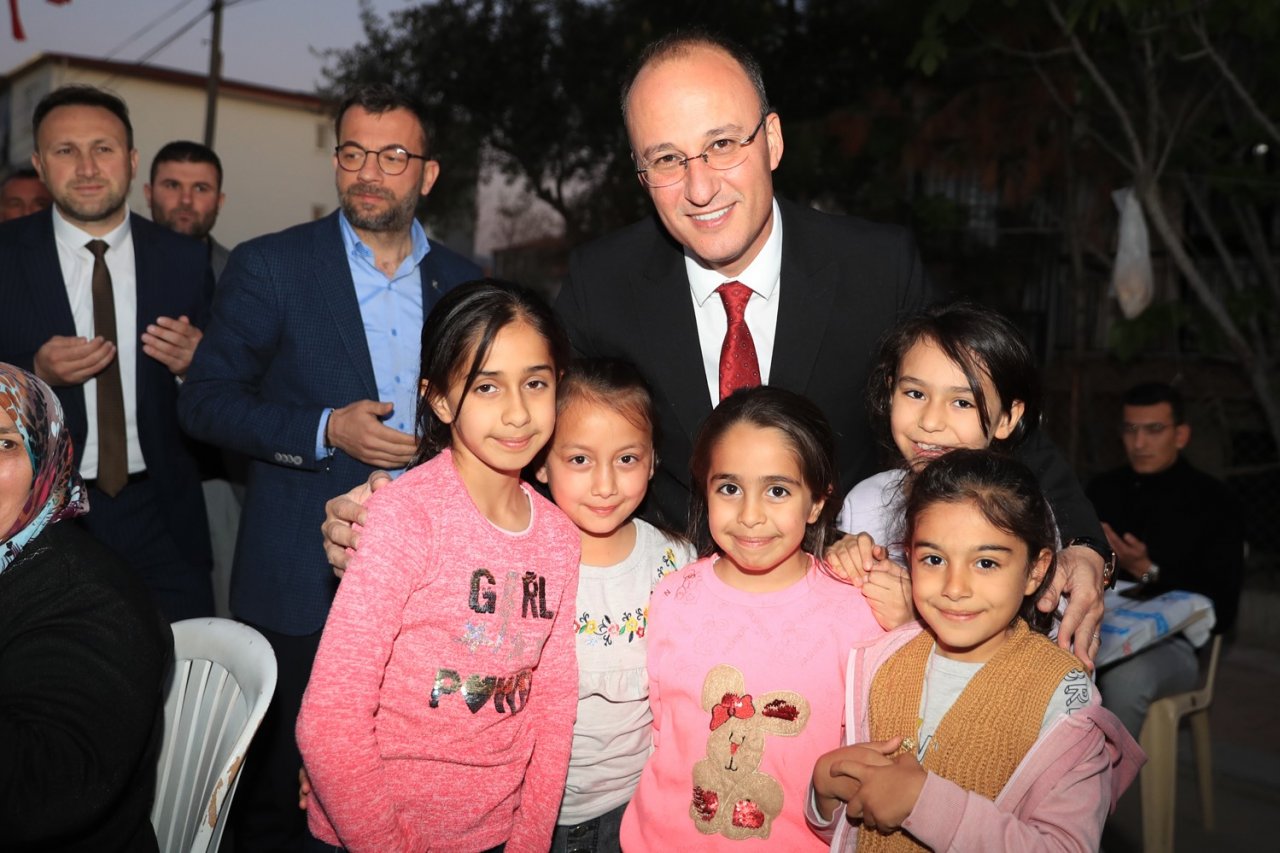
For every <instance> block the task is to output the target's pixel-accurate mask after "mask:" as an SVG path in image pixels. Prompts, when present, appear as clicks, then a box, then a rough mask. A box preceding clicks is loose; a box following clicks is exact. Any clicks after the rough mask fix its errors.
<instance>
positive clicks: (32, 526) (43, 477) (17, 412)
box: [0, 362, 89, 572]
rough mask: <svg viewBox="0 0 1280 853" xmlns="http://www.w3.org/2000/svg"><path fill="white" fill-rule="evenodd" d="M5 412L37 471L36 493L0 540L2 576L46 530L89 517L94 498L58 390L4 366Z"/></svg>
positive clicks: (0, 384) (1, 399) (0, 373)
mask: <svg viewBox="0 0 1280 853" xmlns="http://www.w3.org/2000/svg"><path fill="white" fill-rule="evenodd" d="M0 409H3V410H4V411H5V412H6V413H7V414H8V415H9V417H11V418H13V423H14V425H15V426H16V427H17V428H18V433H19V434H20V435H21V436H22V443H23V444H25V445H26V448H27V457H28V458H29V459H30V460H31V471H32V477H31V493H30V494H29V495H27V500H26V502H25V503H24V504H23V505H22V511H21V512H19V513H18V517H17V519H15V520H14V522H13V526H12V527H10V528H9V529H8V530H7V531H4V533H3V535H0V572H3V571H4V570H5V569H7V568H9V565H10V564H11V563H12V562H13V561H14V560H15V559H17V557H18V554H20V553H21V552H22V549H23V548H24V547H26V545H27V543H28V542H30V541H31V540H32V539H35V538H36V537H37V536H39V535H40V531H42V530H44V529H45V527H47V526H48V525H50V524H53V523H54V522H56V521H61V520H62V519H64V518H72V517H74V516H77V515H84V514H85V513H86V512H88V511H89V499H88V496H87V495H86V493H85V488H84V482H83V481H82V480H81V479H80V474H79V473H77V471H76V467H75V451H74V449H73V448H72V446H71V435H70V434H69V433H68V432H67V427H66V424H64V423H63V421H62V405H61V404H60V403H59V402H58V398H57V397H56V396H54V393H53V389H51V388H50V387H49V386H48V385H46V384H44V382H43V381H42V380H41V379H39V378H38V377H36V376H35V375H33V374H31V373H28V372H27V371H25V370H23V369H21V368H19V367H14V366H13V365H12V364H5V363H3V362H0Z"/></svg>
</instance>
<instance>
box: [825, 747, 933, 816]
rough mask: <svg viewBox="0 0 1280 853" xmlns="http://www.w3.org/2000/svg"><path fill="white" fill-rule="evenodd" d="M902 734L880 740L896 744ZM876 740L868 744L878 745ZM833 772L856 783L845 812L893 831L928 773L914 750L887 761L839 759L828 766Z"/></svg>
mask: <svg viewBox="0 0 1280 853" xmlns="http://www.w3.org/2000/svg"><path fill="white" fill-rule="evenodd" d="M901 742H902V739H901V738H894V739H893V740H890V741H882V742H881V744H893V745H895V749H896V745H897V744H900V743H901ZM878 745H879V744H869V746H878ZM831 772H832V773H838V774H841V775H843V776H847V777H849V778H850V779H851V780H854V781H856V782H857V783H858V788H857V791H856V793H854V794H853V796H852V797H850V798H849V800H848V801H847V806H846V812H847V814H848V816H849V817H851V818H858V817H861V818H862V825H863V826H864V827H866V828H867V829H876V830H880V831H881V832H892V831H893V830H895V829H897V828H898V827H900V826H902V822H903V821H904V820H906V819H907V816H908V815H909V814H911V810H912V809H914V808H915V807H916V801H917V800H919V799H920V790H921V789H922V788H924V783H925V780H926V779H928V778H929V774H928V773H927V772H926V771H925V769H924V768H923V767H921V766H920V762H918V761H916V757H915V755H914V754H912V753H910V752H904V753H902V754H901V755H896V756H894V757H893V758H891V759H889V760H888V761H887V762H886V763H883V764H880V763H874V764H872V763H865V762H861V761H857V760H851V761H842V762H838V763H836V764H835V765H834V766H832V768H831Z"/></svg>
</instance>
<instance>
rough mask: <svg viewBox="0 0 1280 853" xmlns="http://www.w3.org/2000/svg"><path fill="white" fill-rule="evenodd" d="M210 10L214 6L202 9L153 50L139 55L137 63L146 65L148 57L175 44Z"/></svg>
mask: <svg viewBox="0 0 1280 853" xmlns="http://www.w3.org/2000/svg"><path fill="white" fill-rule="evenodd" d="M210 11H212V7H210V8H209V9H204V10H202V11H201V12H200V14H198V15H196V16H195V17H194V18H192V19H191V20H189V21H187V22H186V23H185V24H183V25H182V26H181V27H179V28H178V30H177V31H176V32H175V33H173V34H172V35H170V36H169V37H168V38H167V39H165V40H164V41H162V42H160V43H159V44H158V45H156V46H155V47H153V48H151V50H149V51H147V52H146V53H144V54H143V55H142V56H139V57H138V59H137V60H136V61H137V63H138V64H139V65H146V63H147V60H148V59H150V58H151V57H153V56H155V55H156V54H157V53H159V52H160V51H162V50H164V49H165V48H166V47H168V46H169V45H171V44H173V43H174V42H175V41H177V40H178V39H180V38H182V37H183V36H184V35H186V34H187V32H188V31H190V30H191V28H192V27H194V26H195V25H196V24H198V23H200V22H201V21H203V20H204V18H205V16H206V15H208V14H209V12H210Z"/></svg>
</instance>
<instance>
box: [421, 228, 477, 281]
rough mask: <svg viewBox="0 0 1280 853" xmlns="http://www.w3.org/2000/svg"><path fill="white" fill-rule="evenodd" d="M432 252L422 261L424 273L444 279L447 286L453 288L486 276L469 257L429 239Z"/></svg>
mask: <svg viewBox="0 0 1280 853" xmlns="http://www.w3.org/2000/svg"><path fill="white" fill-rule="evenodd" d="M427 242H428V244H429V245H430V246H431V251H429V252H427V256H426V257H425V258H424V259H423V261H422V268H423V270H424V271H428V270H429V271H430V273H431V274H432V275H434V276H436V277H438V278H441V279H444V282H445V284H446V285H448V286H450V287H452V286H453V285H455V284H461V283H462V282H464V281H473V280H475V279H478V278H481V277H483V276H484V272H483V271H481V269H480V267H479V266H477V265H476V263H475V262H474V261H472V260H471V259H470V258H468V257H467V256H465V255H463V254H461V253H460V252H455V251H454V250H453V249H450V248H449V247H448V246H446V245H445V244H444V243H439V242H436V241H435V240H431V239H428V241H427Z"/></svg>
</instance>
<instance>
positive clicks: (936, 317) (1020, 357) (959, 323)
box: [867, 302, 1040, 459]
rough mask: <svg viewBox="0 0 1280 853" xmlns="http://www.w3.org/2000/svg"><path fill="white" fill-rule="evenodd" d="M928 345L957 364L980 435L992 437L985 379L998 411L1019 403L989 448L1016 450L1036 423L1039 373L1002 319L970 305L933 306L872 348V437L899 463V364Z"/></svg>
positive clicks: (1028, 352) (1021, 340)
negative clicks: (1009, 427)
mask: <svg viewBox="0 0 1280 853" xmlns="http://www.w3.org/2000/svg"><path fill="white" fill-rule="evenodd" d="M921 341H929V342H931V343H933V344H934V345H935V346H937V347H938V349H940V350H942V352H943V353H944V354H945V355H946V356H947V358H949V359H951V360H952V361H953V362H955V363H956V364H958V365H959V366H960V369H961V370H962V371H963V372H964V375H965V378H966V379H968V380H969V390H970V391H972V392H973V399H974V402H976V403H977V408H978V417H979V419H980V422H981V424H982V434H983V435H985V436H987V437H988V438H990V436H991V416H990V413H989V407H988V405H987V399H986V395H985V394H984V393H983V392H982V379H983V377H990V379H991V384H992V386H993V387H994V388H995V390H996V394H997V395H999V397H1000V399H999V400H998V401H996V402H997V403H999V406H1000V410H1001V411H1003V412H1007V411H1009V405H1010V404H1011V403H1012V402H1013V401H1014V400H1021V401H1022V406H1023V408H1022V418H1021V419H1020V420H1019V421H1018V424H1017V426H1015V427H1014V428H1013V431H1012V432H1010V433H1009V436H1008V437H1007V438H1004V439H995V440H993V441H992V442H991V444H992V446H993V447H1000V448H1002V449H1009V448H1013V447H1017V446H1018V445H1019V444H1021V443H1022V442H1023V441H1024V440H1025V439H1026V437H1027V436H1028V435H1030V434H1031V432H1032V431H1033V430H1035V429H1036V428H1037V427H1038V426H1039V424H1040V372H1039V368H1038V367H1037V366H1036V361H1035V357H1034V356H1033V355H1032V353H1031V347H1029V346H1028V345H1027V341H1026V338H1024V337H1023V336H1022V333H1021V332H1020V331H1018V327H1017V326H1015V325H1013V323H1011V322H1010V321H1009V320H1008V319H1007V318H1006V317H1005V316H1004V315H1002V314H1000V313H998V312H996V311H992V310H991V309H990V308H984V307H983V306H981V305H974V304H973V303H970V302H953V303H951V304H939V305H932V306H930V307H928V308H926V309H924V310H923V311H920V312H919V313H916V314H913V315H911V316H910V317H907V318H906V319H905V320H902V321H901V322H899V323H897V324H896V325H894V326H893V327H892V328H891V329H889V331H888V332H886V333H885V335H884V337H882V338H881V339H880V343H879V345H878V347H877V349H876V358H875V361H874V362H873V363H872V366H871V373H870V375H869V376H868V377H867V412H868V414H869V416H870V418H871V426H872V429H873V430H874V431H875V433H876V438H877V439H878V440H879V441H880V443H881V444H882V445H883V447H884V449H885V450H886V451H887V452H888V453H889V454H890V455H891V458H893V459H901V456H902V454H901V453H900V452H899V451H898V448H897V446H896V445H895V444H894V441H893V432H892V429H891V426H890V411H891V408H892V406H893V396H894V391H895V389H896V386H897V382H898V374H899V372H900V371H901V369H902V360H903V359H904V358H905V357H906V355H907V353H908V352H909V351H910V350H911V348H912V347H913V346H915V345H916V344H918V343H920V342H921Z"/></svg>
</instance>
